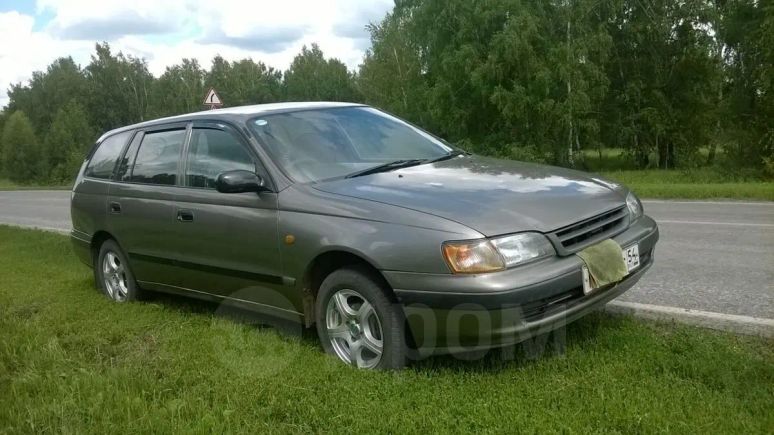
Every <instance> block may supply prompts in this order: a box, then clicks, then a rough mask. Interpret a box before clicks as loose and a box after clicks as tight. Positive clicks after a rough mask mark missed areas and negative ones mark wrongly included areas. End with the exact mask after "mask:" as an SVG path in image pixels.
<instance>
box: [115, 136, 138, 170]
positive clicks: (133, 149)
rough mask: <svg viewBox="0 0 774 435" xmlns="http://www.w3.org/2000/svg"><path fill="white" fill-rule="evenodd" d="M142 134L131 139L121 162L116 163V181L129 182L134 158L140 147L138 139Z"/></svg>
mask: <svg viewBox="0 0 774 435" xmlns="http://www.w3.org/2000/svg"><path fill="white" fill-rule="evenodd" d="M141 137H142V134H138V135H136V136H135V137H134V139H132V142H131V143H130V144H129V146H128V147H127V148H126V152H125V153H124V155H123V157H122V158H121V161H120V162H118V169H116V178H115V179H116V180H119V181H130V179H131V175H132V166H134V158H135V156H137V148H139V147H140V138H141Z"/></svg>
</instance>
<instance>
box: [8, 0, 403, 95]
mask: <svg viewBox="0 0 774 435" xmlns="http://www.w3.org/2000/svg"><path fill="white" fill-rule="evenodd" d="M392 4H393V1H392V0H280V1H277V0H271V1H269V0H253V1H251V2H244V1H239V0H221V1H218V2H213V1H211V0H163V1H159V0H130V1H126V0H99V1H97V0H38V2H37V8H36V9H37V14H38V16H37V17H32V16H29V15H23V14H20V13H18V12H13V11H12V12H6V13H0V40H2V41H14V44H5V43H4V44H1V45H0V87H1V89H0V107H2V106H4V105H6V104H7V103H8V97H7V95H6V94H5V90H6V89H7V88H8V87H9V86H10V84H12V83H18V82H20V81H26V80H28V79H29V78H30V77H31V76H32V72H33V71H35V70H42V69H45V67H46V66H47V65H48V64H49V63H51V61H53V60H54V59H55V58H57V57H61V56H68V55H70V56H72V57H73V58H74V59H75V61H76V62H77V63H79V64H81V66H85V65H86V64H88V62H89V58H90V55H91V53H93V50H94V44H95V42H100V41H103V40H105V41H108V42H109V43H110V45H111V48H112V49H113V51H114V52H118V51H123V52H124V53H127V54H132V55H134V56H140V57H145V58H146V60H147V61H148V65H149V69H150V70H151V72H152V73H153V74H155V75H159V74H161V73H163V71H164V69H165V68H166V67H167V66H169V65H172V64H175V63H178V62H179V61H180V59H182V58H184V57H188V58H195V59H197V60H198V61H199V62H200V64H201V65H202V66H204V67H208V66H209V65H210V62H211V60H212V58H213V57H214V56H215V55H217V54H220V55H222V56H223V57H224V58H226V59H229V60H236V59H241V58H245V57H251V58H253V59H254V60H261V61H263V62H265V63H266V64H268V65H270V66H273V67H275V68H278V69H285V68H287V66H288V65H289V64H290V62H291V61H292V59H293V56H295V55H296V54H298V52H299V51H300V50H301V47H302V46H303V45H307V46H309V45H311V44H312V43H317V44H319V45H320V48H321V49H322V50H323V52H325V54H326V56H329V57H337V58H339V59H341V60H342V61H343V62H344V63H346V64H347V65H348V66H349V67H350V68H353V69H354V68H356V67H357V65H358V64H359V63H360V61H361V59H362V56H363V51H364V49H365V47H367V45H368V34H367V32H366V31H365V25H366V24H368V23H369V22H377V21H379V20H380V19H381V18H382V17H383V16H384V14H385V13H386V12H387V11H388V10H390V9H391V8H392ZM40 17H52V18H51V19H50V21H49V22H48V23H37V24H38V26H37V27H42V28H41V29H38V30H34V29H36V28H37V27H35V24H36V23H35V20H36V19H42V18H40ZM41 24H42V25H41Z"/></svg>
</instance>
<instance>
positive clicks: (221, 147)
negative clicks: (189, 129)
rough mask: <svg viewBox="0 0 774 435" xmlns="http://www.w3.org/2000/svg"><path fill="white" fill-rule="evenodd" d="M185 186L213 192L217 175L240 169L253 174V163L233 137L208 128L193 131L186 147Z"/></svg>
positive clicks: (238, 141) (239, 142) (248, 154)
mask: <svg viewBox="0 0 774 435" xmlns="http://www.w3.org/2000/svg"><path fill="white" fill-rule="evenodd" d="M188 148H189V149H188V164H187V168H188V169H187V171H186V184H187V185H188V186H191V187H204V188H209V189H214V188H215V180H216V179H217V178H218V175H219V174H220V173H222V172H226V171H234V170H237V169H243V170H246V171H250V172H255V163H254V162H253V159H252V157H251V156H250V153H249V152H248V151H247V149H246V148H245V147H244V145H242V142H241V141H240V140H239V139H237V138H236V137H235V136H234V135H232V134H230V133H228V132H226V131H223V130H215V129H208V128H195V129H194V130H193V134H192V136H191V144H190V145H189V147H188Z"/></svg>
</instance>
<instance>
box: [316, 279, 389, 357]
mask: <svg viewBox="0 0 774 435" xmlns="http://www.w3.org/2000/svg"><path fill="white" fill-rule="evenodd" d="M325 326H326V332H327V334H328V339H329V340H330V342H331V345H332V346H333V350H334V351H335V352H336V356H338V357H339V358H340V359H341V360H342V361H344V362H345V363H347V364H350V365H353V366H355V367H358V368H366V369H371V368H374V367H376V366H377V365H378V364H379V361H380V360H381V358H382V354H383V353H384V342H383V335H382V325H381V322H380V321H379V316H378V315H377V314H376V310H374V307H373V305H371V303H369V302H368V300H366V299H365V298H364V297H363V296H362V295H361V294H360V293H358V292H356V291H354V290H350V289H342V290H338V291H337V292H336V293H334V294H333V296H331V298H330V300H329V301H328V306H327V307H326V310H325Z"/></svg>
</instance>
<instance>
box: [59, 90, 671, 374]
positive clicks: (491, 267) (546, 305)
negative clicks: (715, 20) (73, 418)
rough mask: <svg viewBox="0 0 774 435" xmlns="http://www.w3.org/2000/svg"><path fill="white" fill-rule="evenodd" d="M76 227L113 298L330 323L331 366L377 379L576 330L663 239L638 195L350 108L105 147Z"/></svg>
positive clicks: (81, 196) (116, 135)
mask: <svg viewBox="0 0 774 435" xmlns="http://www.w3.org/2000/svg"><path fill="white" fill-rule="evenodd" d="M72 221H73V230H72V241H73V245H74V248H75V252H76V253H77V254H78V256H79V257H80V258H81V259H82V260H83V261H84V262H85V263H87V264H88V265H90V266H93V268H94V275H95V278H96V282H97V285H98V286H99V287H100V288H101V289H102V291H103V292H104V293H105V294H106V295H107V296H108V297H109V298H111V299H112V300H114V301H116V302H125V301H131V300H134V299H137V298H138V297H139V296H140V295H141V292H142V291H146V290H151V291H161V292H168V293H175V294H181V295H186V296H192V297H196V298H203V299H206V300H211V301H215V302H219V303H225V304H234V305H236V306H238V307H241V308H246V309H250V310H253V311H257V312H259V313H261V314H263V315H268V316H273V317H274V318H279V319H283V320H284V321H288V320H289V321H292V322H297V323H299V324H301V325H303V326H305V327H312V326H315V325H316V329H317V332H318V335H319V337H320V340H321V342H322V345H323V348H324V349H325V351H326V352H327V353H329V354H331V355H335V356H336V357H338V358H339V359H341V360H342V361H344V362H345V363H347V364H351V365H353V366H356V367H361V368H399V367H402V366H403V365H404V364H405V363H406V361H407V360H408V359H410V358H413V357H414V356H423V355H426V354H429V353H438V352H440V353H443V352H453V353H456V352H469V351H473V350H476V351H478V350H482V349H488V348H493V347H500V346H507V345H513V344H515V343H518V342H521V341H524V340H526V339H528V338H530V337H534V336H536V335H538V334H544V333H546V332H548V331H551V330H553V329H556V328H559V327H562V326H563V325H565V324H566V323H568V322H571V321H573V320H575V319H577V318H579V317H581V316H583V315H584V314H586V313H588V312H590V311H591V310H593V309H595V308H598V307H600V306H602V305H603V304H605V303H606V302H608V301H610V300H611V299H613V298H615V297H616V296H618V295H620V294H621V293H623V292H624V291H626V290H628V289H629V288H630V287H632V285H634V283H635V282H637V280H639V279H640V277H641V276H642V274H643V273H644V272H645V271H646V270H647V269H648V268H649V267H650V266H651V264H652V263H653V252H654V247H655V244H656V241H657V240H658V228H657V226H656V223H655V222H654V221H653V219H651V218H649V217H648V216H645V215H644V214H643V208H642V205H641V203H640V201H639V200H638V199H637V198H636V197H635V196H634V195H633V194H632V193H631V192H629V191H628V190H627V189H626V188H625V187H623V186H621V185H618V184H616V183H613V182H611V181H607V180H605V179H602V178H599V177H597V176H594V175H590V174H584V173H581V172H577V171H573V170H568V169H562V168H555V167H548V166H541V165H536V164H528V163H522V162H516V161H505V160H497V159H492V158H486V157H481V156H477V155H471V154H469V153H467V152H465V151H463V150H460V149H457V148H455V147H454V146H452V145H449V144H448V143H446V142H444V141H443V140H442V139H439V138H437V137H435V136H433V135H431V134H429V133H427V132H424V131H422V130H421V129H419V128H417V127H415V126H413V125H411V124H409V123H407V122H405V121H402V120H400V119H398V118H396V117H394V116H391V115H389V114H386V113H384V112H381V111H379V110H377V109H374V108H372V107H368V106H363V105H358V104H345V103H285V104H266V105H257V106H246V107H235V108H228V109H221V110H212V111H205V112H198V113H193V114H189V115H183V116H176V117H171V118H164V119H159V120H155V121H149V122H144V123H141V124H136V125H132V126H128V127H124V128H120V129H117V130H113V131H110V132H107V133H105V134H104V135H103V136H102V137H101V138H100V139H99V140H98V141H97V143H96V145H95V146H94V147H93V149H92V150H91V152H90V153H89V155H88V157H87V159H86V160H85V162H84V164H83V166H82V168H81V170H80V173H79V175H78V178H77V181H76V182H75V186H74V187H73V193H72Z"/></svg>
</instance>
